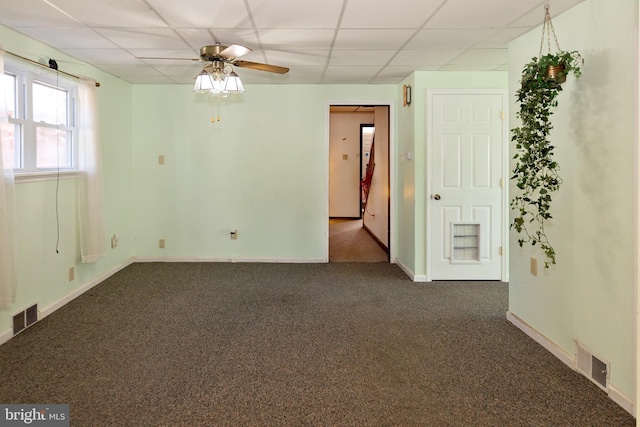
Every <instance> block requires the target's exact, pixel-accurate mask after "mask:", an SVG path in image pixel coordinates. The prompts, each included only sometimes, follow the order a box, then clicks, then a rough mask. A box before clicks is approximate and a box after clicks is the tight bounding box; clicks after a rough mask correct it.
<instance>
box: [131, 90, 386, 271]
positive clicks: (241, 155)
mask: <svg viewBox="0 0 640 427" xmlns="http://www.w3.org/2000/svg"><path fill="white" fill-rule="evenodd" d="M246 89H247V91H246V93H245V94H243V95H241V96H238V97H230V98H227V99H222V100H220V101H219V106H216V107H215V108H216V113H215V117H216V118H217V116H218V111H219V114H220V121H219V122H218V121H216V122H215V123H211V121H210V120H211V113H212V108H213V107H212V104H211V100H210V98H208V97H207V96H204V95H201V94H194V93H193V92H192V91H191V90H190V88H189V87H187V86H185V85H176V86H167V85H157V86H156V85H154V86H147V85H137V86H135V87H134V108H133V117H134V133H133V141H134V145H133V159H134V180H133V188H134V204H133V215H134V224H135V225H134V227H135V230H136V235H137V238H136V244H135V254H136V255H139V256H143V257H165V256H166V257H172V258H180V257H188V258H203V259H223V260H224V259H234V258H236V259H239V260H251V259H257V260H271V259H272V260H296V261H321V260H322V259H323V258H324V257H325V256H326V248H327V242H328V237H327V234H326V233H327V227H328V225H327V224H328V221H327V220H328V211H327V206H328V204H327V203H328V163H327V154H328V152H327V138H328V135H327V132H328V128H327V125H328V122H327V121H328V106H329V103H330V102H336V103H339V102H341V101H352V102H356V103H367V102H396V100H397V97H398V93H397V89H396V86H395V85H362V86H329V85H284V86H283V85H280V86H269V85H254V86H251V85H249V86H247V88H246ZM392 120H394V118H392ZM160 155H163V156H164V158H165V164H164V165H159V164H158V156H160ZM232 228H233V229H237V230H238V239H237V240H235V241H232V240H230V238H229V230H230V229H232ZM159 239H165V244H166V247H165V248H164V249H160V248H159V245H158V241H159Z"/></svg>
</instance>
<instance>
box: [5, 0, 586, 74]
mask: <svg viewBox="0 0 640 427" xmlns="http://www.w3.org/2000/svg"><path fill="white" fill-rule="evenodd" d="M581 1H583V0H549V4H550V6H551V9H550V12H551V16H552V17H554V16H556V15H558V14H560V13H562V12H563V11H565V10H567V9H569V8H570V7H572V6H575V5H576V4H578V3H580V2H581ZM544 4H545V1H544V0H392V1H391V0H315V1H314V0H224V1H216V0H2V2H0V24H2V25H4V26H6V27H9V28H12V29H14V30H16V31H18V32H20V33H22V34H25V35H27V36H29V37H31V38H34V39H36V40H39V41H41V42H43V43H45V44H47V45H49V46H52V47H54V48H56V49H58V50H61V51H63V52H65V53H67V54H69V55H71V56H73V57H75V58H77V59H78V60H80V61H83V62H87V63H90V64H92V65H94V66H96V67H97V68H100V69H102V70H104V71H106V72H108V73H110V74H113V75H115V76H118V77H120V78H122V79H124V80H126V81H128V82H131V83H137V84H151V83H152V84H163V83H168V84H170V83H192V82H193V77H194V75H195V74H197V73H198V72H199V71H200V69H201V68H202V67H201V65H199V64H198V63H194V62H191V61H179V60H141V59H137V58H138V57H143V56H144V57H171V58H198V57H199V49H200V47H201V46H203V45H209V44H215V43H216V42H219V43H221V44H223V45H230V44H240V45H244V46H247V47H249V48H251V49H253V51H252V52H251V53H249V54H247V55H245V56H243V57H242V59H243V60H247V61H254V62H264V63H268V64H274V65H280V66H284V67H289V68H290V71H289V73H287V74H285V75H277V74H272V73H266V72H261V71H255V70H249V69H246V68H243V69H237V70H236V71H237V72H238V74H239V75H240V77H241V78H242V80H243V82H244V83H245V84H247V83H248V84H262V83H281V84H320V83H322V84H342V83H349V84H366V83H372V84H385V83H398V82H400V81H401V80H402V79H403V78H404V77H406V76H408V75H409V74H411V72H413V71H414V70H423V71H428V70H447V71H456V70H473V71H481V70H506V67H507V49H506V44H507V43H508V42H509V41H511V40H513V39H514V38H516V37H518V36H520V35H522V34H524V33H526V32H528V31H529V30H531V29H533V28H535V27H537V26H539V25H541V24H542V22H543V20H544ZM0 42H1V41H0ZM14 53H17V54H19V55H22V56H25V57H28V58H30V59H33V60H37V61H43V60H44V59H48V58H43V57H42V53H41V52H14ZM534 54H535V53H534ZM53 59H55V58H53ZM59 66H60V69H61V70H64V63H63V62H60V63H59Z"/></svg>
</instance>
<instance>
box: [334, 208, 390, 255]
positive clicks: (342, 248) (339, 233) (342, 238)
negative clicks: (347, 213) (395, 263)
mask: <svg viewBox="0 0 640 427" xmlns="http://www.w3.org/2000/svg"><path fill="white" fill-rule="evenodd" d="M388 261H389V256H388V254H387V252H386V251H385V250H384V249H383V248H382V247H381V246H380V245H379V244H378V242H376V240H375V239H374V238H373V237H372V236H371V235H370V234H369V233H368V232H367V230H365V229H364V228H362V220H361V219H342V218H340V219H337V218H331V219H330V220H329V262H388Z"/></svg>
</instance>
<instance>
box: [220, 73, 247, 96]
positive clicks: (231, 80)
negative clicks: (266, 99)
mask: <svg viewBox="0 0 640 427" xmlns="http://www.w3.org/2000/svg"><path fill="white" fill-rule="evenodd" d="M224 90H225V92H228V93H244V92H245V90H244V86H243V85H242V81H241V80H240V77H238V75H237V74H236V73H235V71H231V72H230V73H229V75H228V76H227V77H226V78H225V79H224Z"/></svg>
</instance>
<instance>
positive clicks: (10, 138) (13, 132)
mask: <svg viewBox="0 0 640 427" xmlns="http://www.w3.org/2000/svg"><path fill="white" fill-rule="evenodd" d="M0 140H1V141H2V160H3V163H4V167H6V168H12V169H19V168H22V156H21V155H20V147H22V145H21V143H20V142H21V141H22V126H20V125H18V124H13V123H2V124H0Z"/></svg>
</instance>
